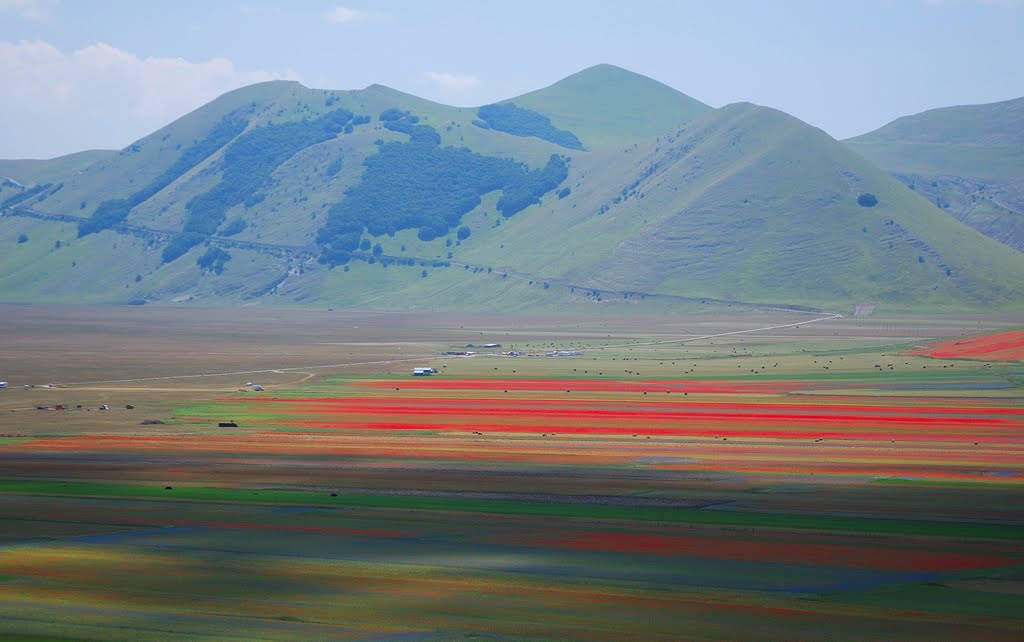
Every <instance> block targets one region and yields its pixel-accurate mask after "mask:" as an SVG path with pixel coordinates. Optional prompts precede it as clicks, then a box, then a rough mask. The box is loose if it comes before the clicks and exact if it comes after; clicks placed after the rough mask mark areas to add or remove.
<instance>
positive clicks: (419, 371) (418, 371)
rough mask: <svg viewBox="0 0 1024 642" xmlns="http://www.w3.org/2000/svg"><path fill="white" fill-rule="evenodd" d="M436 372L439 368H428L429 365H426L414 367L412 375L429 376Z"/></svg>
mask: <svg viewBox="0 0 1024 642" xmlns="http://www.w3.org/2000/svg"><path fill="white" fill-rule="evenodd" d="M436 372H437V370H435V369H434V368H428V367H425V366H424V367H418V368H413V369H412V376H414V377H429V376H430V375H432V374H435V373H436Z"/></svg>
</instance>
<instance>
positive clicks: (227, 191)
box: [163, 109, 352, 263]
mask: <svg viewBox="0 0 1024 642" xmlns="http://www.w3.org/2000/svg"><path fill="white" fill-rule="evenodd" d="M351 120H352V112H350V111H348V110H347V109H336V110H334V111H332V112H329V113H327V114H324V115H323V116H321V117H319V118H316V119H314V120H300V121H293V122H287V123H282V124H273V123H271V124H269V125H266V126H263V127H256V128H254V129H252V130H251V131H249V132H247V133H245V134H244V135H242V136H240V137H239V138H238V139H237V140H235V141H234V142H233V143H231V145H230V146H228V148H227V149H226V150H225V151H224V162H223V174H222V176H221V181H220V183H218V184H217V185H216V186H215V187H214V188H213V189H211V190H210V191H208V192H205V193H203V194H199V195H198V196H196V197H194V198H192V200H190V201H189V202H188V203H187V204H186V206H185V207H186V209H187V210H188V216H187V217H186V219H185V224H184V226H183V227H182V231H181V233H180V234H178V235H177V236H176V237H175V238H174V239H172V242H171V243H169V244H168V245H167V247H165V248H164V252H163V261H164V263H170V262H171V261H173V260H175V259H176V258H178V257H179V256H181V255H182V254H184V253H185V252H188V251H189V250H190V249H191V248H192V247H194V246H195V245H197V244H198V243H199V242H201V241H202V239H203V237H204V236H206V235H212V234H213V233H215V232H216V231H217V228H218V227H220V225H221V224H222V223H223V222H224V219H225V218H226V217H227V211H228V210H229V209H230V208H232V207H234V206H235V205H241V204H245V205H246V206H247V207H248V206H251V205H255V204H256V203H258V202H259V201H260V200H262V195H261V193H260V188H261V187H262V186H263V185H264V183H265V182H266V181H267V180H268V179H269V178H270V176H271V174H273V172H274V170H275V169H277V168H278V167H279V166H280V165H281V163H283V162H285V161H286V160H288V159H289V158H291V157H292V156H294V155H295V154H296V153H297V152H299V151H301V150H303V149H305V148H306V147H309V146H311V145H316V144H318V143H322V142H324V141H326V140H330V139H331V138H334V137H335V136H337V135H338V134H340V133H341V132H342V131H344V129H345V127H346V125H348V124H349V123H350V122H351Z"/></svg>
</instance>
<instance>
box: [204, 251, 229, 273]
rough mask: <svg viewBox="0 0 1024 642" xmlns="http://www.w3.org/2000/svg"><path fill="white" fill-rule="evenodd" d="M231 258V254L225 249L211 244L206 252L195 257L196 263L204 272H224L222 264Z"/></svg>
mask: <svg viewBox="0 0 1024 642" xmlns="http://www.w3.org/2000/svg"><path fill="white" fill-rule="evenodd" d="M230 260H231V254H230V253H229V252H228V251H227V250H223V249H221V248H219V247H213V246H212V245H211V246H210V247H209V248H207V250H206V252H205V253H204V254H203V255H202V256H200V257H199V258H198V259H196V265H198V266H199V268H200V269H201V270H203V271H205V272H214V273H216V274H221V273H222V272H224V264H225V263H227V262H228V261H230Z"/></svg>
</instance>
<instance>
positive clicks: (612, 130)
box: [511, 65, 711, 148]
mask: <svg viewBox="0 0 1024 642" xmlns="http://www.w3.org/2000/svg"><path fill="white" fill-rule="evenodd" d="M511 102H514V103H515V104H517V105H519V106H521V107H528V108H529V109H533V110H534V111H538V112H540V113H542V114H544V115H545V116H548V117H549V118H551V122H552V123H553V124H554V125H555V126H556V127H559V128H561V129H568V130H569V131H571V132H573V133H574V134H576V135H577V136H578V137H579V138H580V140H582V141H583V144H584V145H585V146H586V147H588V148H598V147H608V146H620V145H629V144H631V143H633V142H635V141H636V140H637V139H644V138H651V137H654V136H657V135H659V134H664V133H666V132H668V131H671V130H672V129H675V128H676V127H679V126H680V125H682V124H683V123H685V122H687V121H690V120H692V119H694V118H696V117H697V116H700V115H701V114H703V113H706V112H707V111H709V110H710V109H711V108H710V107H708V106H707V105H705V104H704V103H702V102H700V101H698V100H695V99H693V98H690V97H689V96H687V95H685V94H683V93H680V92H678V91H676V90H675V89H672V88H671V87H669V86H667V85H663V84H661V83H660V82H658V81H656V80H652V79H650V78H647V77H646V76H641V75H640V74H636V73H633V72H631V71H627V70H625V69H621V68H619V67H615V66H613V65H597V66H595V67H590V68H588V69H584V70H583V71H580V72H579V73H575V74H573V75H571V76H569V77H568V78H565V79H563V80H560V81H558V82H556V83H555V84H553V85H551V86H550V87H545V88H544V89H538V90H537V91H533V92H530V93H528V94H524V95H522V96H519V97H517V98H512V99H511Z"/></svg>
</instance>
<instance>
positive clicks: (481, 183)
mask: <svg viewBox="0 0 1024 642" xmlns="http://www.w3.org/2000/svg"><path fill="white" fill-rule="evenodd" d="M624 87H626V88H629V87H632V88H634V89H635V90H634V91H624V90H623V88H624ZM503 104H504V105H514V108H512V107H504V108H500V109H496V110H495V109H483V108H484V107H487V106H481V107H478V108H458V107H450V106H446V105H441V104H439V103H434V102H431V101H428V100H425V99H421V98H417V97H415V96H412V95H410V94H405V93H403V92H400V91H397V90H392V89H389V88H387V87H384V86H381V85H370V86H368V87H367V88H364V89H360V90H347V91H332V90H324V89H311V88H307V87H304V86H302V85H301V84H299V83H296V82H293V81H271V82H268V83H261V84H259V85H253V86H250V87H247V88H241V89H239V90H235V91H233V92H229V93H228V94H225V95H224V96H221V97H219V98H218V99H216V100H214V101H211V102H210V103H208V104H207V105H205V106H203V107H201V108H200V109H198V110H196V111H194V112H192V113H190V114H188V115H186V116H184V117H182V118H181V119H178V120H176V121H174V122H172V123H169V124H168V125H167V126H165V127H162V128H160V129H159V130H157V131H156V132H154V133H153V134H150V135H149V136H146V137H144V138H142V139H140V140H139V141H136V142H135V143H133V144H132V145H130V146H128V147H127V148H125V149H123V150H120V151H117V152H113V153H111V154H105V155H101V156H100V157H98V158H97V159H96V160H95V162H93V163H91V164H88V166H86V167H75V168H74V170H73V171H67V172H64V173H60V172H57V174H56V175H54V176H53V178H55V179H56V180H55V181H51V182H50V183H49V184H48V185H47V184H45V183H40V184H38V185H37V186H36V188H39V187H41V186H44V185H45V187H42V188H41V189H39V190H38V191H37V192H35V193H32V194H28V195H27V196H26V195H25V191H24V190H22V191H19V190H16V189H15V188H10V189H8V188H5V189H6V190H7V191H3V192H0V208H2V209H3V213H4V216H3V218H2V219H0V221H2V225H0V244H3V245H5V246H7V247H9V248H11V250H12V251H10V252H7V253H6V254H5V255H4V256H3V257H0V299H4V300H12V301H17V300H20V301H34V300H41V299H42V300H66V301H93V302H122V303H124V302H150V303H153V302H164V303H168V302H182V301H193V302H206V303H220V304H223V303H234V304H238V303H255V302H258V303H261V304H315V305H323V304H328V305H351V306H362V307H382V308H402V309H435V308H478V309H509V310H511V309H562V308H564V307H565V306H580V305H583V306H594V305H596V304H601V305H602V306H603V307H607V305H608V304H615V305H617V306H620V308H621V309H645V308H650V307H652V306H655V305H667V303H665V302H667V301H678V302H688V303H687V305H689V304H693V305H698V306H699V304H700V301H702V300H704V301H707V302H712V301H726V302H733V303H736V302H744V301H745V302H749V303H757V304H771V305H782V306H796V307H801V308H820V307H828V308H830V309H841V308H842V307H844V306H847V305H849V304H850V303H852V302H860V301H864V300H867V301H874V302H877V303H880V304H883V305H886V306H889V307H891V308H893V309H920V308H922V307H926V308H928V309H967V308H971V307H974V306H978V305H983V306H986V307H993V308H1015V307H1019V306H1020V305H1021V304H1022V301H1024V290H1022V287H1024V286H1021V285H1020V284H1021V283H1024V255H1021V254H1020V253H1019V252H1015V251H1013V250H1010V249H1008V248H1005V247H1003V246H1001V245H999V244H998V243H996V242H994V241H992V240H991V239H988V238H986V237H984V236H982V235H980V234H978V233H976V232H974V231H973V230H970V229H969V228H967V227H966V226H964V225H962V224H960V223H958V222H957V221H955V220H954V219H953V218H952V217H950V216H948V214H946V213H945V212H943V211H942V210H941V209H939V208H936V207H934V206H933V205H932V204H931V203H929V202H928V201H927V200H926V199H925V198H923V197H922V196H921V195H920V194H915V193H914V192H913V191H911V190H909V189H907V188H906V187H904V186H903V185H901V184H900V183H899V182H898V181H896V180H895V179H893V178H891V177H889V176H887V175H886V174H885V173H883V172H882V171H880V170H879V169H878V168H877V167H875V166H874V165H872V164H871V163H870V162H868V161H867V160H865V159H863V158H862V157H861V156H860V155H858V154H856V153H854V152H852V151H850V149H851V146H850V145H848V144H847V145H844V144H840V143H839V142H837V141H835V140H834V139H832V138H831V137H829V136H828V135H827V134H826V133H825V132H822V131H821V130H820V129H817V128H814V127H811V126H810V125H807V124H806V123H803V122H802V121H800V120H798V119H796V118H794V117H792V116H790V115H788V114H785V113H784V112H780V111H778V110H774V109H772V108H770V107H761V106H758V105H753V104H751V103H735V104H731V105H726V106H725V107H722V108H719V109H712V108H710V107H708V106H707V105H704V104H703V103H700V102H699V101H695V100H694V99H692V98H689V97H688V96H686V95H685V94H682V93H680V92H677V91H676V90H674V89H672V88H670V87H667V86H665V85H663V84H661V83H658V82H657V81H654V80H651V79H648V78H645V77H643V76H640V75H639V74H634V73H633V72H628V71H626V70H623V69H620V68H617V67H614V66H611V65H598V66H596V67H591V68H588V69H586V70H583V71H581V72H579V73H578V74H574V75H572V76H570V77H568V78H567V79H564V80H563V81H560V82H558V83H554V84H553V85H550V86H549V87H546V88H542V89H539V90H537V91H535V92H530V93H528V94H523V95H522V96H519V97H515V98H512V99H509V100H507V101H500V102H499V103H495V105H503ZM325 119H326V120H325ZM328 122H329V123H333V124H331V125H330V128H329V129H328V130H321V129H317V128H320V127H321V124H320V123H328ZM317 132H319V133H317ZM573 140H576V141H579V142H580V144H579V146H575V145H574V143H573ZM299 141H302V142H301V144H300V142H299ZM0 167H2V165H0ZM33 189H35V188H33ZM11 190H14V192H12V191H11ZM15 192H16V193H15ZM11 193H14V196H16V197H18V199H20V200H17V199H16V200H17V202H15V203H13V204H9V203H7V201H8V199H9V198H10V197H9V196H8V194H11ZM865 195H867V196H871V198H873V199H874V202H873V203H872V204H871V205H865V204H864V203H868V202H870V199H867V200H864V199H862V198H861V197H864V196H865ZM119 199H120V203H121V204H120V205H119V204H118V203H119ZM862 200H863V201H864V203H861V202H860V201H862ZM111 212H113V213H115V214H116V216H111V215H110V213H111ZM76 217H78V218H76ZM83 219H85V220H84V221H83ZM90 226H91V228H95V229H90ZM79 234H81V236H79ZM190 234H191V235H192V236H188V235H190ZM22 237H24V238H25V240H24V241H21V242H19V239H21V238H22ZM169 248H174V250H173V251H170V250H169ZM659 302H660V303H659ZM622 306H625V307H622Z"/></svg>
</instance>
